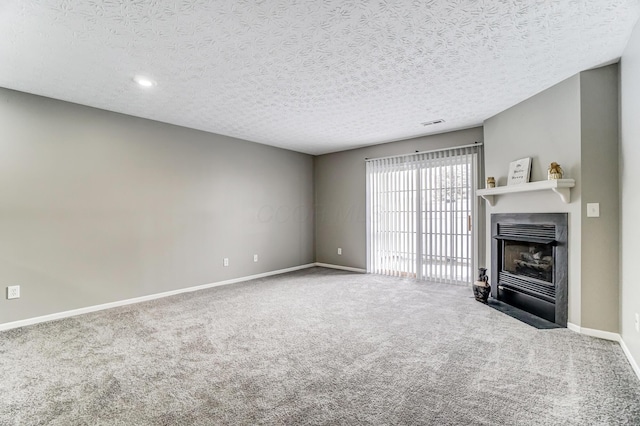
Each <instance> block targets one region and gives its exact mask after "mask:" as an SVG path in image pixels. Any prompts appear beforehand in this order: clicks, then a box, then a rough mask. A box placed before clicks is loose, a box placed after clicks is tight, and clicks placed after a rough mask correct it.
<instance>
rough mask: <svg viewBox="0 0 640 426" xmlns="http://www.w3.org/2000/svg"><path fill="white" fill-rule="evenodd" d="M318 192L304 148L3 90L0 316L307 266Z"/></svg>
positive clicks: (12, 317)
mask: <svg viewBox="0 0 640 426" xmlns="http://www.w3.org/2000/svg"><path fill="white" fill-rule="evenodd" d="M313 192H314V187H313V158H312V157H311V156H309V155H305V154H300V153H295V152H292V151H286V150H282V149H277V148H273V147H268V146H265V145H259V144H255V143H250V142H247V141H242V140H238V139H233V138H228V137H224V136H219V135H214V134H210V133H205V132H200V131H196V130H191V129H186V128H181V127H177V126H172V125H168V124H162V123H158V122H153V121H149V120H144V119H138V118H134V117H130V116H125V115H120V114H115V113H110V112H106V111H102V110H97V109H92V108H87V107H83V106H79V105H75V104H70V103H66V102H62V101H55V100H51V99H47V98H42V97H38V96H33V95H28V94H24V93H19V92H14V91H10V90H4V89H0V200H2V201H1V202H0V287H2V290H3V291H4V288H5V287H6V286H7V285H13V284H19V285H21V286H22V297H21V298H20V299H18V300H6V298H5V297H4V295H3V296H2V297H0V323H5V322H11V321H16V320H20V319H25V318H31V317H36V316H40V315H45V314H50V313H55V312H60V311H65V310H70V309H75V308H80V307H86V306H92V305H96V304H101V303H106V302H112V301H118V300H123V299H128V298H133V297H138V296H143V295H149V294H154V293H160V292H163V291H169V290H174V289H179V288H184V287H190V286H195V285H201V284H207V283H212V282H217V281H221V280H226V279H231V278H236V277H242V276H247V275H252V274H257V273H261V272H267V271H273V270H278V269H282V268H287V267H292V266H297V265H302V264H307V263H310V262H313V261H314V260H315V253H314V220H313ZM254 253H256V254H258V255H259V262H258V263H254V262H253V254H254ZM223 257H229V258H230V266H229V267H226V268H224V267H223V266H222V259H223Z"/></svg>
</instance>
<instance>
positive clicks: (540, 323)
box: [487, 298, 563, 330]
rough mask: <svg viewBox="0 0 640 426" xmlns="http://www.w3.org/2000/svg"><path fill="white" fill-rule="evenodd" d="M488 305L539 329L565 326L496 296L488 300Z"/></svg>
mask: <svg viewBox="0 0 640 426" xmlns="http://www.w3.org/2000/svg"><path fill="white" fill-rule="evenodd" d="M487 305H489V306H490V307H492V308H493V309H495V310H497V311H500V312H502V313H504V314H507V315H509V316H510V317H511V318H515V319H517V320H519V321H522V322H523V323H525V324H528V325H530V326H531V327H535V328H537V329H541V330H546V329H552V328H563V327H562V326H560V325H558V324H556V323H553V322H551V321H547V320H546V319H544V318H540V317H537V316H535V315H533V314H530V313H529V312H526V311H523V310H522V309H518V308H516V307H513V306H511V305H507V304H506V303H504V302H501V301H499V300H496V299H494V298H489V300H488V301H487Z"/></svg>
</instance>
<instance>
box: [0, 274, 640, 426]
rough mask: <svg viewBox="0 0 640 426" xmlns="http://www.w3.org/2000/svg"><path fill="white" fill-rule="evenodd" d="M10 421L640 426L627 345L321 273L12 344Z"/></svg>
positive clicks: (372, 280)
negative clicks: (543, 328) (626, 353)
mask: <svg viewBox="0 0 640 426" xmlns="http://www.w3.org/2000/svg"><path fill="white" fill-rule="evenodd" d="M0 424H2V425H215V424H234V425H235V424H331V425H335V424H348V425H356V424H371V425H387V424H393V425H397V424H426V425H429V424H433V425H621V424H632V425H638V424H640V381H639V380H638V378H637V377H636V376H635V375H634V373H633V371H632V369H631V367H630V365H629V364H628V362H627V360H626V358H625V356H624V354H623V352H622V350H621V349H620V347H619V345H618V344H616V343H613V342H609V341H605V340H600V339H595V338H591V337H587V336H583V335H579V334H577V333H574V332H571V331H569V330H567V329H555V330H538V329H535V328H533V327H531V326H528V325H526V324H524V323H521V322H519V321H517V320H515V319H513V318H511V317H509V316H507V315H504V314H503V313H501V312H498V311H496V310H494V309H491V308H490V307H488V306H486V305H483V304H481V303H478V302H476V301H475V300H474V299H473V297H472V292H471V289H470V288H467V287H461V286H453V285H444V284H430V283H425V282H416V281H413V280H406V279H399V278H391V277H382V276H375V275H361V274H352V273H347V272H340V271H334V270H328V269H322V268H313V269H309V270H303V271H298V272H294V273H290V274H286V275H280V276H276V277H270V278H265V279H261V280H255V281H250V282H246V283H241V284H236V285H230V286H225V287H217V288H213V289H209V290H203V291H199V292H194V293H187V294H182V295H178V296H174V297H170V298H165V299H159V300H155V301H152V302H147V303H142V304H137V305H130V306H126V307H122V308H117V309H112V310H108V311H101V312H96V313H92V314H88V315H83V316H78V317H74V318H68V319H64V320H60V321H55V322H50V323H43V324H38V325H34V326H30V327H24V328H20V329H15V330H9V331H6V332H3V333H0Z"/></svg>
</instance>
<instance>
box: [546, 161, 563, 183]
mask: <svg viewBox="0 0 640 426" xmlns="http://www.w3.org/2000/svg"><path fill="white" fill-rule="evenodd" d="M563 173H564V172H563V171H562V167H560V164H558V163H556V162H555V161H554V162H553V163H551V164H550V165H549V173H548V174H547V178H548V179H549V180H551V179H562V174H563Z"/></svg>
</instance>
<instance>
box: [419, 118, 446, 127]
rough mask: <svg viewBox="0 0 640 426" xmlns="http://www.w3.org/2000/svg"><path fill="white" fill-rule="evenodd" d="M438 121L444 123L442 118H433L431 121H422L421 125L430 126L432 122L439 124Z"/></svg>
mask: <svg viewBox="0 0 640 426" xmlns="http://www.w3.org/2000/svg"><path fill="white" fill-rule="evenodd" d="M440 123H444V120H443V119H439V120H433V121H425V122H424V123H422V125H423V126H425V127H426V126H432V125H434V124H440Z"/></svg>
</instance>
